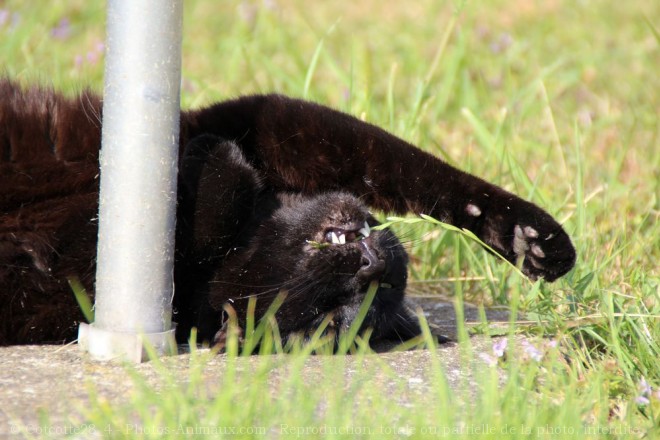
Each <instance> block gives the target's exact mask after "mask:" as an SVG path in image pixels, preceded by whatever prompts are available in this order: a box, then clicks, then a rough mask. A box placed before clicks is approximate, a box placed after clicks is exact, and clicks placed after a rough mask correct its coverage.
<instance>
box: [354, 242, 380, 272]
mask: <svg viewBox="0 0 660 440" xmlns="http://www.w3.org/2000/svg"><path fill="white" fill-rule="evenodd" d="M368 241H369V240H367V239H365V240H361V241H360V243H359V245H360V250H361V251H362V260H361V264H362V266H361V267H360V269H359V270H358V272H357V276H358V277H359V278H360V279H361V280H362V281H364V282H368V281H372V280H376V279H378V278H380V277H381V276H382V275H383V273H384V272H385V260H382V259H381V258H379V257H378V255H376V253H375V252H374V250H373V249H372V248H371V246H369V243H368Z"/></svg>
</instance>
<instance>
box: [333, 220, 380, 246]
mask: <svg viewBox="0 0 660 440" xmlns="http://www.w3.org/2000/svg"><path fill="white" fill-rule="evenodd" d="M369 235H371V228H370V227H369V223H367V222H366V221H365V222H364V223H363V224H359V223H355V224H352V225H349V226H348V227H347V228H328V229H326V231H325V233H324V235H323V237H324V241H325V242H326V243H329V244H346V243H352V242H355V241H360V240H364V239H365V238H367V237H369Z"/></svg>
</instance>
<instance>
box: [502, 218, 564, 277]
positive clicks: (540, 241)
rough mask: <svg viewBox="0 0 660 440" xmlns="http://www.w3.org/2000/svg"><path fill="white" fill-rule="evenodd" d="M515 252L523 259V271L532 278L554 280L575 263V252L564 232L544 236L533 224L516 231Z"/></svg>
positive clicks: (514, 239) (514, 231)
mask: <svg viewBox="0 0 660 440" xmlns="http://www.w3.org/2000/svg"><path fill="white" fill-rule="evenodd" d="M512 248H513V252H514V253H515V254H516V256H517V258H518V259H520V258H523V259H524V260H523V263H522V271H523V272H524V273H525V274H526V275H527V276H529V277H530V278H531V279H534V280H535V279H537V278H539V277H542V278H544V279H545V280H546V281H554V280H555V279H557V278H559V277H560V276H562V275H564V274H565V273H566V272H568V271H569V270H570V269H571V268H572V267H573V265H574V263H575V249H574V248H573V245H572V244H571V241H570V239H569V238H568V235H567V234H566V233H565V232H564V231H563V230H561V229H560V230H558V231H554V232H550V233H547V234H541V233H539V231H538V230H537V229H536V228H534V227H532V226H529V225H525V226H522V225H515V226H514V228H513V243H512Z"/></svg>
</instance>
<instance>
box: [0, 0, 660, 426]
mask: <svg viewBox="0 0 660 440" xmlns="http://www.w3.org/2000/svg"><path fill="white" fill-rule="evenodd" d="M271 4H272V5H273V6H269V5H271ZM0 8H4V10H7V11H9V12H10V17H9V19H8V21H7V22H6V23H4V24H2V25H0V59H2V60H3V61H2V62H3V65H2V69H4V70H5V71H6V72H7V74H9V75H10V76H12V77H17V78H20V79H21V80H22V81H24V82H25V83H29V82H35V81H36V82H42V83H43V82H46V83H48V82H51V83H53V84H54V85H56V86H57V87H58V88H60V89H62V90H64V91H66V92H67V93H74V92H76V91H78V90H80V89H81V88H83V87H86V86H89V87H92V88H93V89H96V90H101V88H102V76H103V67H102V59H98V57H99V50H98V47H97V46H98V44H99V43H100V42H102V41H103V38H104V28H103V22H104V16H103V15H104V5H103V4H102V3H101V2H88V1H82V0H70V1H66V2H64V1H51V2H48V3H47V4H45V3H44V4H41V3H40V4H39V5H38V7H37V6H35V5H33V4H32V2H29V1H28V2H25V1H5V2H3V3H2V4H0ZM64 17H66V18H68V19H69V20H70V30H69V33H68V35H66V36H65V38H61V39H57V38H55V37H53V36H52V34H51V29H52V28H53V27H55V26H57V24H58V22H59V21H60V20H61V19H62V18H64ZM658 17H660V3H658V2H645V1H642V0H633V1H629V2H606V1H595V2H569V1H567V0H566V1H562V0H558V1H552V2H527V1H516V0H514V1H504V0H496V1H491V2H480V3H474V2H467V4H466V5H464V6H463V7H461V5H460V4H459V2H440V1H434V0H422V1H416V2H388V3H383V2H376V1H375V0H366V1H362V2H317V3H314V5H313V7H312V5H311V4H310V3H309V2H303V1H300V0H283V1H279V2H260V1H255V2H240V3H239V2H235V1H230V2H214V1H209V0H206V1H201V0H198V1H191V0H189V1H187V2H186V5H185V22H184V35H185V37H184V44H183V54H184V58H183V88H182V102H183V104H184V106H186V107H195V106H200V105H204V104H207V103H210V102H213V101H216V100H220V99H225V98H230V97H234V96H237V95H241V94H246V93H257V92H266V91H277V92H280V93H285V94H289V95H294V96H301V97H306V98H308V99H312V100H316V101H319V102H322V103H324V104H327V105H330V106H333V107H336V108H338V109H341V110H344V111H347V112H350V113H352V114H355V115H357V116H359V117H361V118H363V119H365V120H367V121H370V122H373V123H375V124H377V125H380V126H382V127H384V128H386V129H388V130H390V131H392V132H393V133H395V134H397V135H399V136H401V137H403V138H405V139H407V140H409V141H411V142H413V143H415V144H417V145H419V146H420V147H421V148H424V149H426V150H428V151H431V152H433V153H434V154H436V155H438V156H440V157H443V158H444V159H446V160H447V161H449V162H450V163H453V164H456V165H458V166H459V167H461V168H463V169H466V170H468V171H470V172H473V173H475V174H478V175H480V176H482V177H484V178H486V179H488V180H490V181H493V182H495V183H497V184H499V185H502V186H504V187H505V188H507V189H509V190H512V191H514V192H516V193H518V194H520V195H522V196H523V197H525V198H528V199H530V200H532V201H534V202H535V203H538V204H540V205H541V206H543V207H545V208H546V209H547V210H548V211H549V212H551V213H552V214H553V215H555V216H556V217H557V218H559V219H561V220H562V222H563V223H564V225H565V227H566V229H567V230H568V231H569V233H570V234H571V236H572V237H573V238H574V240H575V244H576V247H577V250H578V255H579V257H578V262H577V265H576V268H575V269H574V270H573V271H572V272H571V273H569V274H568V275H567V276H566V277H564V278H563V279H561V280H559V281H557V282H555V283H553V284H544V283H536V284H533V283H530V282H528V281H526V280H524V279H523V278H521V277H520V276H519V275H518V274H517V273H516V271H515V270H514V269H512V268H511V267H510V266H508V265H506V264H501V263H500V262H498V261H497V260H496V259H495V258H493V257H492V256H490V255H487V254H486V253H485V252H484V251H483V250H481V249H480V248H479V247H478V246H475V245H474V243H472V241H471V240H469V239H466V238H465V237H464V236H463V235H461V234H457V233H454V232H451V231H446V230H445V229H443V228H440V227H438V226H437V225H434V224H432V223H427V222H423V223H416V224H405V223H400V224H397V225H394V226H393V227H394V228H395V230H396V231H397V233H398V234H399V236H400V237H402V239H404V240H405V241H406V242H407V246H408V248H409V250H410V252H411V255H412V265H411V266H412V267H411V272H412V278H413V282H412V283H411V288H410V291H411V292H412V293H419V292H423V293H429V292H433V293H435V292H438V293H442V294H443V295H445V296H450V297H452V298H455V299H456V303H457V304H459V305H460V304H461V303H462V301H471V302H476V303H480V304H485V305H508V306H510V307H512V308H513V309H515V310H521V311H523V312H525V314H526V316H527V318H529V319H531V321H532V322H533V324H532V325H529V323H525V324H523V323H520V322H517V321H512V323H511V328H510V331H509V333H511V334H512V335H513V334H514V333H517V332H527V333H535V334H537V335H539V336H540V335H546V336H548V335H549V336H551V337H552V339H553V340H556V341H560V344H559V346H558V347H555V348H549V349H548V352H547V354H546V355H545V356H544V357H543V359H542V360H541V361H540V362H536V361H534V360H530V359H526V358H525V357H524V356H514V355H510V356H508V357H507V358H506V359H499V360H498V361H497V362H498V363H499V366H500V367H501V368H502V369H503V371H504V372H505V373H506V380H503V379H502V378H501V377H500V376H498V375H497V374H496V373H495V371H496V370H495V369H494V368H486V367H484V368H480V367H478V366H477V365H479V363H478V362H477V363H474V362H470V359H473V358H475V357H478V356H476V355H475V354H474V353H472V350H471V349H470V345H471V344H470V341H467V340H465V341H463V342H462V343H461V346H462V347H464V350H463V353H464V356H463V357H464V359H462V362H463V365H464V368H465V369H466V370H470V369H474V370H475V371H474V377H475V380H476V381H477V383H478V386H476V387H475V386H474V384H472V385H470V384H469V383H466V384H465V385H464V387H465V389H459V390H458V391H452V388H450V387H449V386H448V384H447V380H446V378H445V377H446V373H447V372H446V371H444V370H443V367H442V366H441V364H440V363H439V362H438V361H437V359H436V360H435V361H434V362H435V363H436V364H437V365H433V368H432V369H431V371H432V374H431V375H430V378H429V381H430V383H431V385H432V386H431V390H432V391H431V392H426V393H422V394H420V395H417V394H415V393H414V392H413V391H414V389H413V388H414V387H412V385H411V384H410V383H409V382H408V380H407V378H403V377H398V376H397V374H395V373H394V372H393V371H392V369H391V368H390V367H388V366H387V365H386V364H385V363H378V362H376V363H375V364H371V365H372V367H371V368H370V369H368V370H367V371H360V372H358V373H356V374H355V375H353V378H352V379H351V380H347V379H345V378H344V374H343V372H344V370H345V369H346V368H348V367H347V366H348V365H349V364H350V365H356V363H359V362H360V359H361V356H366V355H365V354H363V353H362V352H361V350H364V348H361V349H357V352H356V353H355V354H354V356H352V357H343V356H336V357H334V358H330V359H328V361H327V363H326V364H324V365H323V366H322V367H321V368H322V370H321V372H320V373H318V372H317V376H314V377H316V381H315V382H314V383H313V385H314V386H313V387H308V386H307V385H306V380H308V377H309V374H311V373H310V372H309V371H308V369H307V366H308V363H309V362H310V359H309V358H308V356H307V355H306V353H298V354H293V355H290V356H285V357H282V356H276V357H271V356H264V357H263V358H262V359H261V358H260V359H259V360H253V361H252V362H254V363H255V365H254V366H253V367H250V368H253V370H251V371H250V374H247V375H246V374H245V372H246V371H247V370H246V368H247V367H246V364H245V362H246V361H245V360H244V359H243V358H240V357H234V356H229V357H227V358H223V359H224V361H223V362H224V363H223V368H224V371H223V372H224V374H223V377H222V383H220V384H218V386H217V387H216V388H214V389H213V392H211V391H209V390H207V389H206V388H205V386H204V385H203V379H204V374H203V371H204V368H205V367H204V365H206V363H208V362H209V360H208V359H206V356H207V355H206V354H204V353H194V355H193V358H194V359H193V361H191V367H190V372H189V376H190V377H189V379H188V381H187V382H186V385H185V386H182V385H179V384H177V383H176V381H175V380H174V378H173V377H169V376H168V375H171V374H170V373H169V372H168V368H167V361H166V360H164V361H154V364H155V365H156V366H158V368H161V369H162V375H163V377H164V381H165V382H166V384H165V390H161V392H157V391H156V390H154V389H153V388H152V387H150V386H148V384H147V383H146V382H145V381H143V380H142V379H141V378H140V376H139V375H138V374H137V373H136V374H134V380H135V381H136V384H138V388H139V390H138V391H137V392H136V393H135V395H134V396H133V402H132V403H131V405H129V406H126V407H114V406H110V404H108V403H107V402H104V401H103V400H102V399H101V400H99V401H97V402H96V403H94V404H93V405H92V407H91V408H90V409H89V410H88V411H87V417H88V420H87V421H89V422H93V423H95V424H96V425H97V426H99V427H101V426H110V427H113V426H114V427H121V426H125V425H126V424H139V425H141V426H143V427H146V428H156V427H163V426H170V427H171V426H174V427H178V426H183V427H186V426H233V427H241V426H242V427H250V426H259V427H266V433H265V435H266V436H268V437H276V438H280V437H281V438H288V437H296V433H295V432H293V433H289V434H288V433H287V432H283V431H282V425H287V426H299V427H303V426H308V427H317V428H318V427H323V426H326V427H335V428H342V427H343V428H347V429H348V428H351V427H352V428H354V429H356V428H359V427H365V428H371V429H372V431H368V430H366V429H365V435H364V437H373V438H400V437H411V438H427V437H431V436H445V437H448V436H450V437H468V436H469V434H474V435H476V436H483V437H492V438H502V436H501V434H503V433H504V434H507V435H508V437H510V438H519V437H520V438H523V437H524V438H529V437H531V436H534V437H536V436H540V437H543V438H551V437H552V438H555V437H557V436H558V438H567V437H568V438H570V437H576V438H578V437H579V438H628V437H642V436H643V434H644V433H646V432H651V431H652V432H653V433H649V434H648V437H647V438H651V437H652V436H653V435H658V433H659V432H658V428H657V426H658V424H659V423H660V415H659V411H660V396H658V395H657V394H656V397H652V398H651V399H650V403H649V404H639V403H637V402H636V398H637V397H638V396H639V395H640V390H639V386H640V385H639V384H640V382H641V381H642V378H644V380H646V381H647V382H648V383H649V384H650V385H651V387H652V389H653V390H655V391H656V392H657V390H658V389H659V388H660V368H658V364H659V363H658V359H660V348H659V345H658V341H660V325H659V322H658V321H659V320H660V291H659V290H660V272H659V270H658V266H659V265H658V261H659V260H660V218H659V217H660V207H659V200H658V199H659V195H660V174H659V173H660V171H659V170H660V121H659V118H660V117H659V113H660V93H658V91H659V90H660V76H659V75H658V71H659V70H660V41H659V38H658V35H659V34H658V29H660V22H658ZM77 59H78V60H79V61H78V62H76V60H77ZM482 331H484V332H492V331H493V329H491V328H489V327H488V326H485V327H482ZM539 344H540V342H539ZM523 351H524V350H523ZM440 356H442V351H441V352H440ZM352 368H353V367H352ZM275 371H279V372H280V373H281V374H280V375H279V376H278V377H277V378H274V377H273V374H274V373H273V372H275ZM383 387H386V388H387V391H382V389H383ZM404 395H405V396H408V397H407V398H408V400H407V401H405V402H402V401H401V399H402V398H403V397H401V396H404ZM281 396H285V398H284V399H283V400H282V399H281ZM484 425H486V426H485V427H488V428H493V429H495V430H496V432H495V433H491V432H489V433H488V434H484V435H482V434H481V433H479V432H476V431H475V429H476V428H478V427H479V426H484ZM457 426H463V427H464V429H463V430H460V431H459V432H454V433H452V429H451V428H452V427H457ZM433 427H435V428H436V429H437V431H436V432H435V434H437V435H431V434H433V432H430V431H432V428H433ZM653 427H655V428H653ZM427 428H428V429H427ZM469 428H472V431H471V432H470V430H469ZM513 428H516V429H515V430H514V429H513ZM379 429H380V431H379ZM425 429H427V430H426V431H425ZM447 429H449V432H447V431H446V430H447ZM527 429H529V430H530V432H529V433H528V432H527ZM654 429H655V430H654ZM571 430H572V431H571ZM438 431H439V432H438ZM184 433H185V432H184ZM132 434H135V433H130V432H126V431H122V430H118V429H117V430H114V431H112V432H111V433H110V432H109V433H108V437H110V438H124V437H127V438H160V436H159V435H157V434H154V433H153V432H151V433H150V431H149V430H148V429H147V430H143V432H142V435H132ZM138 434H139V433H138ZM174 434H176V432H175V433H174ZM237 434H238V435H235V436H233V437H238V438H247V437H252V436H253V435H250V433H247V432H246V433H237ZM254 434H255V435H254V436H259V434H260V432H256V433H254ZM308 434H311V436H312V437H319V436H321V433H320V432H319V431H317V432H314V431H313V430H312V431H311V432H308ZM444 434H448V435H444ZM528 434H529V435H528ZM578 434H580V435H578ZM191 435H192V434H191ZM174 436H175V435H172V436H171V437H174ZM330 437H342V438H344V437H346V438H349V437H352V436H351V435H348V433H347V432H346V431H342V432H339V431H338V432H335V433H334V434H333V435H330Z"/></svg>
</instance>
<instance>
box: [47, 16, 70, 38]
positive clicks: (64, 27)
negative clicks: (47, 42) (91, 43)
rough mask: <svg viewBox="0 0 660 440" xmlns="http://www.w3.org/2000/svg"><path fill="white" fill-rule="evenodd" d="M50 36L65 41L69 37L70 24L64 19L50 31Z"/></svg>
mask: <svg viewBox="0 0 660 440" xmlns="http://www.w3.org/2000/svg"><path fill="white" fill-rule="evenodd" d="M50 35H51V36H52V37H53V38H55V39H57V40H65V39H67V38H69V35H71V22H70V21H69V19H68V18H67V17H64V18H63V19H61V20H60V22H59V23H58V24H57V26H55V27H54V28H52V29H51V30H50Z"/></svg>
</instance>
